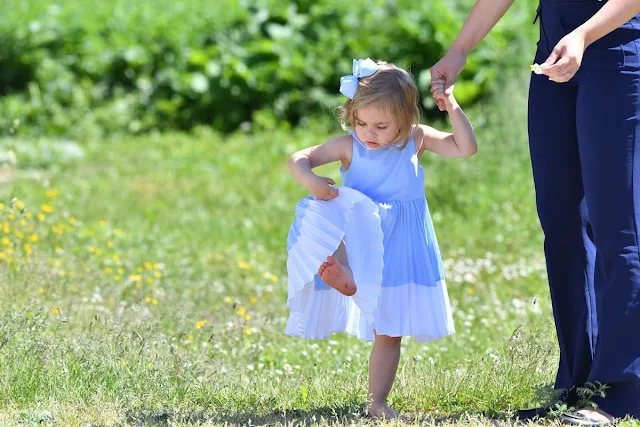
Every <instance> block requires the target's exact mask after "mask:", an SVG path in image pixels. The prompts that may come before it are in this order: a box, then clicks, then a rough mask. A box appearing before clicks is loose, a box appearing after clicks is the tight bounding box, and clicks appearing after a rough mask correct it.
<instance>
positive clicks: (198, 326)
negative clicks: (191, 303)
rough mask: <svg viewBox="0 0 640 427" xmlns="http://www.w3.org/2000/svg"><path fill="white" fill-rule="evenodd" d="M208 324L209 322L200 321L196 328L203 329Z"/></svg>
mask: <svg viewBox="0 0 640 427" xmlns="http://www.w3.org/2000/svg"><path fill="white" fill-rule="evenodd" d="M207 323H209V322H208V321H207V320H200V321H198V322H196V328H198V329H202V328H204V325H206V324H207Z"/></svg>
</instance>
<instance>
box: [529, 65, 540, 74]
mask: <svg viewBox="0 0 640 427" xmlns="http://www.w3.org/2000/svg"><path fill="white" fill-rule="evenodd" d="M529 68H530V69H531V71H533V72H534V73H536V74H542V68H540V64H533V65H530V66H529Z"/></svg>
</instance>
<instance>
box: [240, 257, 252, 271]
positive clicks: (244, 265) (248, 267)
mask: <svg viewBox="0 0 640 427" xmlns="http://www.w3.org/2000/svg"><path fill="white" fill-rule="evenodd" d="M238 267H240V268H241V269H243V270H250V269H251V266H250V265H249V264H247V263H246V262H244V261H243V260H241V259H239V260H238Z"/></svg>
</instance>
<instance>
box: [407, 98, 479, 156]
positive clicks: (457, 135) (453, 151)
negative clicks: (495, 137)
mask: <svg viewBox="0 0 640 427" xmlns="http://www.w3.org/2000/svg"><path fill="white" fill-rule="evenodd" d="M439 99H441V100H442V101H443V102H444V104H445V106H446V109H447V112H448V113H449V120H451V127H452V128H453V133H448V132H442V131H439V130H436V129H434V128H432V127H430V126H426V125H420V129H421V131H422V134H423V138H422V146H421V147H420V150H419V153H418V155H419V156H422V153H423V152H424V150H429V151H431V152H433V153H435V154H438V155H440V156H445V157H471V156H473V155H474V154H476V153H477V152H478V143H477V141H476V135H475V132H474V131H473V126H472V125H471V122H470V121H469V119H468V118H467V115H466V114H465V113H464V111H462V108H460V105H458V103H457V102H456V100H455V98H454V97H453V94H451V95H444V96H441V97H439Z"/></svg>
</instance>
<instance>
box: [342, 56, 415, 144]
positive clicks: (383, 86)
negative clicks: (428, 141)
mask: <svg viewBox="0 0 640 427" xmlns="http://www.w3.org/2000/svg"><path fill="white" fill-rule="evenodd" d="M377 64H378V71H376V72H375V73H374V74H373V75H371V76H369V77H364V78H361V79H360V81H359V82H358V90H357V91H356V94H355V96H354V97H353V99H348V100H347V101H346V102H345V103H344V105H342V106H341V107H338V113H339V115H340V123H341V125H342V129H344V130H345V131H349V130H351V129H352V128H353V123H354V122H355V112H356V110H357V109H359V108H363V107H367V106H369V105H376V106H378V107H379V108H381V109H383V110H386V111H388V112H389V114H390V115H391V117H392V120H394V121H395V124H396V125H397V126H398V127H399V128H400V132H399V133H398V136H397V137H396V139H395V140H394V141H393V142H392V143H393V144H401V148H404V147H406V146H407V144H408V143H409V140H410V139H411V136H412V133H413V128H414V126H417V125H418V124H420V109H419V108H418V88H417V87H416V83H415V82H414V80H413V78H412V77H411V74H409V72H408V71H406V70H404V69H402V68H400V67H398V66H396V65H394V64H390V63H388V62H385V61H377Z"/></svg>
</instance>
